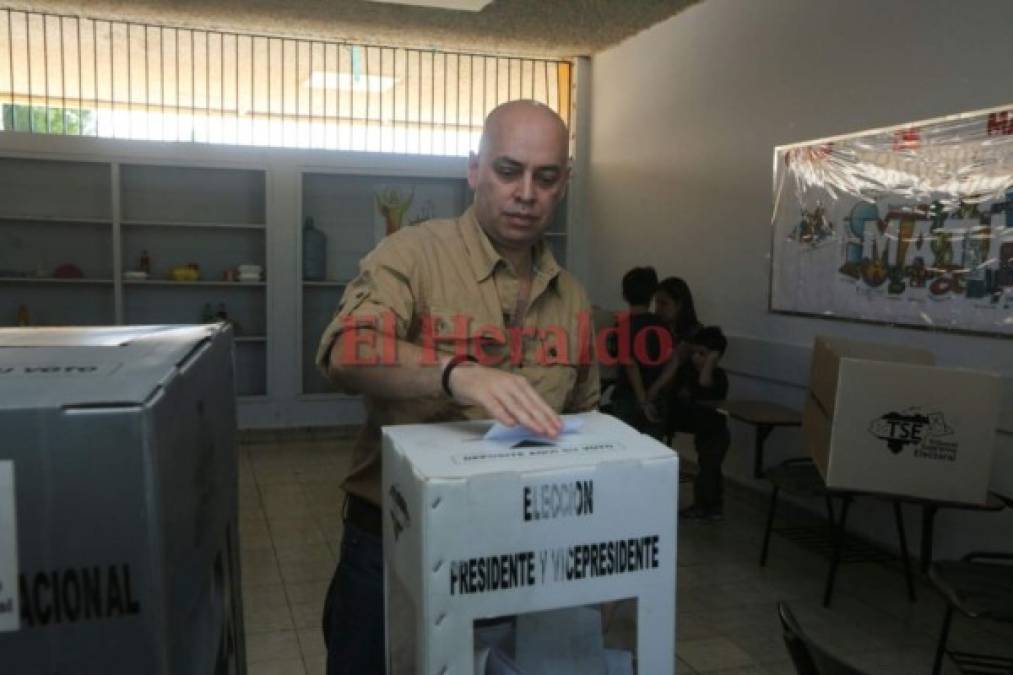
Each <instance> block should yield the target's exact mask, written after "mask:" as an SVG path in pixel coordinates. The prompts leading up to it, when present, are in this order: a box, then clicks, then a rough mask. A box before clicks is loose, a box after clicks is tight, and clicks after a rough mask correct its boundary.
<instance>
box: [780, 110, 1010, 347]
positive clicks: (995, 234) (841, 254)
mask: <svg viewBox="0 0 1013 675" xmlns="http://www.w3.org/2000/svg"><path fill="white" fill-rule="evenodd" d="M772 227H773V244H772V256H771V262H772V269H771V289H770V307H771V310H773V311H776V312H785V313H793V314H807V315H817V316H825V317H832V318H842V319H857V320H863V321H873V322H883V323H891V324H898V325H907V326H919V327H925V328H938V329H947V330H957V331H964V332H972V333H983V334H990V335H995V336H1005V337H1013V104H1011V105H1009V106H1005V107H1003V108H995V109H991V110H984V111H978V112H972V113H965V114H961V115H954V116H950V117H946V118H941V119H937V120H931V121H927V122H914V123H910V124H905V125H901V126H897V127H891V128H887V129H877V130H873V131H867V132H862V133H858V134H852V135H848V136H841V137H835V138H831V139H825V140H821V141H814V142H808V143H801V144H795V145H789V146H780V147H777V148H775V150H774V213H773V218H772Z"/></svg>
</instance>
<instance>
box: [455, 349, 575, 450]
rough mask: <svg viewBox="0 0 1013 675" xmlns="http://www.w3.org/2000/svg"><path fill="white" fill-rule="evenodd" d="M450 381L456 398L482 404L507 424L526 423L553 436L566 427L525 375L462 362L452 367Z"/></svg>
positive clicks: (471, 403) (536, 430) (525, 424)
mask: <svg viewBox="0 0 1013 675" xmlns="http://www.w3.org/2000/svg"><path fill="white" fill-rule="evenodd" d="M448 385H449V387H450V391H451V392H453V394H454V400H455V401H457V402H458V403H462V404H465V405H479V406H482V407H483V408H485V410H486V412H488V413H489V414H490V415H492V416H493V417H494V418H495V419H496V421H497V422H500V423H502V424H505V425H506V426H509V427H512V426H516V425H518V424H522V425H524V426H526V427H528V428H529V429H531V430H532V431H534V432H535V433H538V434H541V435H543V436H548V437H550V438H554V437H556V436H557V435H559V433H560V432H561V431H562V430H563V420H562V419H561V418H560V417H559V415H557V414H556V411H555V410H553V409H552V408H551V407H549V404H548V403H546V402H545V400H544V399H543V398H542V397H541V396H539V395H538V392H537V391H535V388H534V387H532V386H531V383H530V382H528V381H527V379H525V378H524V377H523V376H522V375H515V374H513V373H507V372H504V371H502V370H497V369H496V368H487V367H485V366H481V365H479V364H477V363H461V364H460V365H458V366H457V367H456V368H454V370H453V371H451V373H450V379H449V382H448Z"/></svg>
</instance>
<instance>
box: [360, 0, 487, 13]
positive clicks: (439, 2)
mask: <svg viewBox="0 0 1013 675" xmlns="http://www.w3.org/2000/svg"><path fill="white" fill-rule="evenodd" d="M372 1H373V2H386V3H389V4H392V5H418V6H419V7H434V8H436V9H456V10H460V11H462V12H481V11H482V10H483V9H484V8H485V6H486V5H488V4H489V3H491V2H492V0H372Z"/></svg>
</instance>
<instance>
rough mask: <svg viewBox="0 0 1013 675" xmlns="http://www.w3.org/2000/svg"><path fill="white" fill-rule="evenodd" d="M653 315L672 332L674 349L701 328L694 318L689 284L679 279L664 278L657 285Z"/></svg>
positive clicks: (694, 308) (693, 306) (694, 310)
mask: <svg viewBox="0 0 1013 675" xmlns="http://www.w3.org/2000/svg"><path fill="white" fill-rule="evenodd" d="M654 313H655V314H656V315H657V316H658V318H659V319H661V320H662V321H664V322H665V324H666V325H667V326H668V329H669V330H670V331H671V332H672V338H673V339H674V340H675V346H676V347H678V346H679V344H680V343H682V342H684V341H685V340H686V338H688V337H689V336H691V335H692V334H693V333H695V332H696V331H698V330H700V328H701V327H702V326H701V324H700V321H699V320H698V319H697V317H696V306H695V305H694V304H693V294H692V293H691V292H690V290H689V284H687V283H686V282H685V281H684V280H682V279H680V278H679V277H666V278H665V279H662V280H661V283H659V284H658V289H657V290H656V291H655V292H654Z"/></svg>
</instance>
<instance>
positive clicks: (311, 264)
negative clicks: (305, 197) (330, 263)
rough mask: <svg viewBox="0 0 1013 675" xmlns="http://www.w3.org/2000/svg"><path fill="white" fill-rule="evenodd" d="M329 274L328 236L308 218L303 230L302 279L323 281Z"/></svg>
mask: <svg viewBox="0 0 1013 675" xmlns="http://www.w3.org/2000/svg"><path fill="white" fill-rule="evenodd" d="M326 274H327V235H325V234H324V233H323V232H321V231H320V230H318V229H317V228H315V227H314V226H313V219H312V218H307V219H306V221H305V223H304V224H303V230H302V278H303V279H304V280H306V281H323V279H324V276H326Z"/></svg>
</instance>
